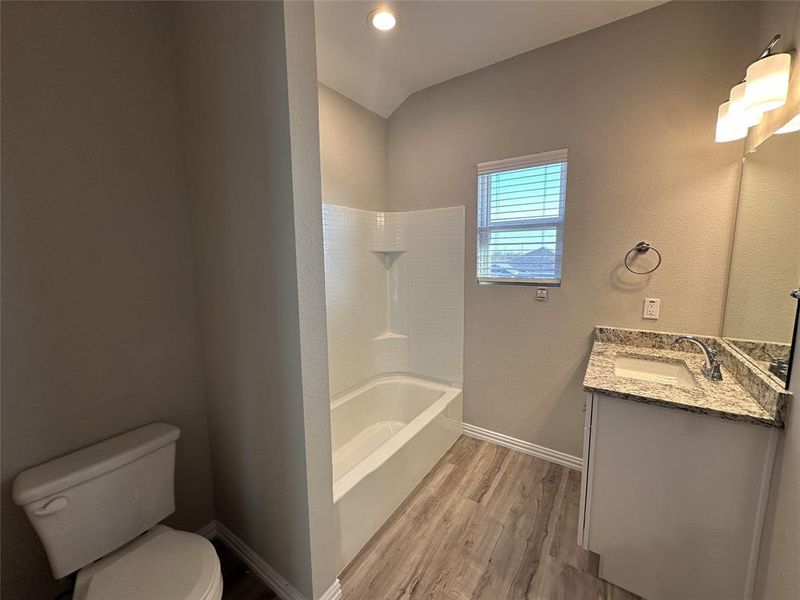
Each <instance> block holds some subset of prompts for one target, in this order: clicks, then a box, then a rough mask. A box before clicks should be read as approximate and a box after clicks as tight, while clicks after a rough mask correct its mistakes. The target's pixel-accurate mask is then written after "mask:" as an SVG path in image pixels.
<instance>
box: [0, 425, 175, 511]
mask: <svg viewBox="0 0 800 600" xmlns="http://www.w3.org/2000/svg"><path fill="white" fill-rule="evenodd" d="M180 435H181V430H180V429H178V428H177V427H174V426H172V425H168V424H166V423H151V424H150V425H145V426H144V427H139V428H138V429H134V430H133V431H128V432H127V433H123V434H121V435H117V436H115V437H112V438H109V439H107V440H104V441H102V442H98V443H97V444H92V445H91V446H87V447H85V448H81V449H80V450H76V451H75V452H71V453H70V454H66V455H64V456H61V457H59V458H56V459H54V460H51V461H50V462H46V463H44V464H41V465H39V466H37V467H32V468H30V469H28V470H27V471H23V472H22V473H20V474H19V475H17V477H16V479H15V480H14V489H13V492H12V494H13V497H14V502H15V503H16V504H20V505H24V504H30V503H31V502H36V501H37V500H41V499H42V498H46V497H48V496H52V495H53V494H57V493H59V492H63V491H64V490H67V489H69V488H71V487H75V486H76V485H78V484H80V483H83V482H84V481H89V480H90V479H94V478H95V477H99V476H100V475H103V474H105V473H108V472H109V471H113V470H114V469H118V468H119V467H121V466H123V465H125V464H127V463H129V462H132V461H134V460H136V459H138V458H141V457H142V456H145V455H146V454H150V453H151V452H155V451H156V450H158V449H159V448H162V447H164V446H166V445H167V444H171V443H173V442H175V441H176V440H177V439H178V438H179V437H180Z"/></svg>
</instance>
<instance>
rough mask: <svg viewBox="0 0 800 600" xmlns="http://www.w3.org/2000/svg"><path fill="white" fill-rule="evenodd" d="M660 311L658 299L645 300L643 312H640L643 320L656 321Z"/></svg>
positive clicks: (659, 300)
mask: <svg viewBox="0 0 800 600" xmlns="http://www.w3.org/2000/svg"><path fill="white" fill-rule="evenodd" d="M660 310H661V299H660V298H645V299H644V310H643V311H642V318H643V319H653V320H656V319H658V313H659V311H660Z"/></svg>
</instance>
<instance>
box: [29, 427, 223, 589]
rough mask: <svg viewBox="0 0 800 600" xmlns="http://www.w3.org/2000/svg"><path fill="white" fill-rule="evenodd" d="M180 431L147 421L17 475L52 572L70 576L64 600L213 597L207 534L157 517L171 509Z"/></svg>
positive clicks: (216, 583)
mask: <svg viewBox="0 0 800 600" xmlns="http://www.w3.org/2000/svg"><path fill="white" fill-rule="evenodd" d="M179 437H180V430H179V429H178V428H177V427H173V426H172V425H167V424H166V423H152V424H150V425H146V426H144V427H140V428H139V429H134V430H133V431H129V432H127V433H123V434H121V435H118V436H116V437H113V438H110V439H108V440H105V441H102V442H99V443H97V444H93V445H91V446H87V447H86V448H82V449H80V450H76V451H75V452H72V453H71V454H67V455H65V456H62V457H60V458H56V459H55V460H51V461H50V462H47V463H44V464H42V465H39V466H37V467H33V468H31V469H28V470H27V471H23V472H22V473H20V474H19V475H18V476H17V478H16V479H15V480H14V489H13V497H14V501H15V502H16V503H17V504H18V505H20V506H22V507H23V508H24V509H25V513H26V515H27V516H28V519H29V520H30V522H31V524H32V525H33V527H34V529H35V530H36V533H37V534H38V536H39V539H40V540H41V542H42V545H43V546H44V549H45V551H46V552H47V559H48V561H49V562H50V569H51V570H52V572H53V576H54V577H56V578H58V579H60V578H62V577H65V576H66V575H69V574H70V573H75V572H76V571H77V579H76V582H75V590H74V592H73V600H220V598H221V597H222V574H221V571H220V564H219V558H218V557H217V553H216V551H215V550H214V546H212V545H211V542H209V541H208V540H207V539H205V538H204V537H202V536H199V535H196V534H194V533H189V532H186V531H179V530H176V529H171V528H169V527H166V526H164V525H161V524H159V522H160V521H161V520H163V519H165V518H166V517H168V516H169V515H170V514H171V513H172V512H174V510H175V496H174V475H175V446H176V443H177V440H178V438H179Z"/></svg>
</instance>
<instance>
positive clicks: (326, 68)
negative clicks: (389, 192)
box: [315, 0, 663, 117]
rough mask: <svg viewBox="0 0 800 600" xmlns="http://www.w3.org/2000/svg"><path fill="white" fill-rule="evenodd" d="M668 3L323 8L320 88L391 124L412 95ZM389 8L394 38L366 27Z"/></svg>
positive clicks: (324, 1) (339, 4)
mask: <svg viewBox="0 0 800 600" xmlns="http://www.w3.org/2000/svg"><path fill="white" fill-rule="evenodd" d="M662 1H663V0H627V1H625V2H619V1H617V2H615V1H608V0H605V1H592V0H580V1H574V0H549V1H541V0H400V1H394V2H386V3H381V2H369V1H367V2H364V1H361V0H317V2H316V4H315V6H316V8H315V11H316V22H317V23H316V24H317V68H318V77H319V80H320V82H322V83H323V84H325V85H327V86H328V87H331V88H333V89H335V90H336V91H338V92H339V93H341V94H344V95H345V96H347V97H348V98H350V99H351V100H354V101H355V102H358V103H359V104H361V105H362V106H365V107H367V108H368V109H370V110H371V111H373V112H375V113H377V114H379V115H381V116H383V117H388V116H389V115H391V114H392V112H394V110H395V109H396V108H397V107H398V106H400V104H401V103H402V102H403V100H405V99H406V98H407V97H408V96H409V95H410V94H413V93H414V92H416V91H418V90H421V89H424V88H427V87H430V86H432V85H435V84H437V83H441V82H442V81H446V80H448V79H452V78H453V77H457V76H458V75H463V74H464V73H469V72H470V71H474V70H475V69H480V68H481V67H485V66H487V65H491V64H493V63H496V62H498V61H501V60H504V59H506V58H510V57H512V56H516V55H517V54H521V53H523V52H527V51H528V50H532V49H534V48H539V47H541V46H545V45H547V44H551V43H553V42H555V41H558V40H562V39H564V38H567V37H570V36H573V35H576V34H578V33H581V32H583V31H588V30H589V29H594V28H595V27H600V26H601V25H605V24H607V23H610V22H612V21H616V20H617V19H622V18H624V17H627V16H630V15H632V14H635V13H638V12H641V11H643V10H647V9H648V8H652V7H653V6H656V5H658V4H661V2H662ZM384 5H389V6H391V7H392V8H394V10H395V11H396V12H397V14H398V17H399V22H398V24H397V27H396V28H395V29H394V30H393V31H391V32H388V33H386V32H380V31H376V30H374V29H373V28H372V27H370V26H369V25H367V14H368V13H369V12H370V11H371V10H372V9H374V8H376V7H378V6H384Z"/></svg>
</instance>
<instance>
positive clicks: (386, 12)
mask: <svg viewBox="0 0 800 600" xmlns="http://www.w3.org/2000/svg"><path fill="white" fill-rule="evenodd" d="M367 23H369V24H370V25H372V26H373V27H374V28H375V29H377V30H378V31H390V30H392V29H394V26H395V25H397V13H396V12H394V11H393V10H392V9H390V8H376V9H375V10H373V11H372V12H371V13H369V14H368V15H367Z"/></svg>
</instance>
